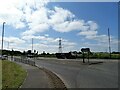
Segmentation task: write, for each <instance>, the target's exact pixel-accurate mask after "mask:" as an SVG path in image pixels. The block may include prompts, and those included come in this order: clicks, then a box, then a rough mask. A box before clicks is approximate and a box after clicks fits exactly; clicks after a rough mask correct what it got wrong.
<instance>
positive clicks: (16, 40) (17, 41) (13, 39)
mask: <svg viewBox="0 0 120 90" xmlns="http://www.w3.org/2000/svg"><path fill="white" fill-rule="evenodd" d="M4 41H6V42H10V43H14V44H17V45H18V44H23V43H25V41H24V40H22V39H20V38H18V37H4Z"/></svg>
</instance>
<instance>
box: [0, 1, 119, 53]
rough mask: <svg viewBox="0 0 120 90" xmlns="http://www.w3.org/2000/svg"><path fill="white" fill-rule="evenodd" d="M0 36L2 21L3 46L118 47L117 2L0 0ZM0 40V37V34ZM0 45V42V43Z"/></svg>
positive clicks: (47, 48)
mask: <svg viewBox="0 0 120 90" xmlns="http://www.w3.org/2000/svg"><path fill="white" fill-rule="evenodd" d="M0 2H2V3H0V37H1V36H2V26H3V22H5V24H4V26H5V32H4V49H8V50H12V49H13V50H19V51H24V50H25V51H27V50H31V49H32V38H33V49H34V50H37V51H38V52H39V53H41V52H43V51H45V52H47V53H56V52H58V51H59V50H58V47H59V45H58V44H59V43H58V41H59V38H61V39H62V42H61V43H62V51H63V52H69V51H80V50H81V48H86V47H87V48H90V49H91V51H92V52H108V28H109V30H110V39H111V49H112V51H118V3H117V2H60V0H59V1H57V2H50V1H49V0H44V1H40V0H11V1H9V0H4V1H3V0H0ZM0 42H1V38H0ZM0 47H1V44H0Z"/></svg>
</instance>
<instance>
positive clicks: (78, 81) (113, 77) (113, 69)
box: [36, 59, 118, 88]
mask: <svg viewBox="0 0 120 90" xmlns="http://www.w3.org/2000/svg"><path fill="white" fill-rule="evenodd" d="M93 61H98V60H93ZM100 61H103V63H100V64H92V65H88V64H83V63H82V60H62V59H61V60H57V59H40V60H36V64H37V65H38V66H39V67H44V68H46V69H48V70H50V71H52V72H54V73H55V74H56V75H57V76H59V77H60V78H61V79H62V81H63V82H64V83H65V85H66V87H67V88H117V87H118V61H117V60H100Z"/></svg>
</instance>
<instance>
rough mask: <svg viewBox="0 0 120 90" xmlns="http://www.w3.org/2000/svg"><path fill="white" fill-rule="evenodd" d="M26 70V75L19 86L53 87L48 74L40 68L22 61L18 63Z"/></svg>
mask: <svg viewBox="0 0 120 90" xmlns="http://www.w3.org/2000/svg"><path fill="white" fill-rule="evenodd" d="M17 64H19V65H21V66H22V67H23V68H24V69H26V71H27V77H26V79H25V80H24V82H23V84H22V85H21V86H20V88H53V86H52V83H51V82H50V79H49V77H48V75H47V74H46V73H45V72H44V71H43V70H41V69H39V68H37V67H35V66H31V65H28V64H24V63H18V62H17Z"/></svg>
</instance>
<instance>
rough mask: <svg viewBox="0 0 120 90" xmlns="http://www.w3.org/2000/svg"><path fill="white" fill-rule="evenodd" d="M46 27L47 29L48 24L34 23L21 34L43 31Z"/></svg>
mask: <svg viewBox="0 0 120 90" xmlns="http://www.w3.org/2000/svg"><path fill="white" fill-rule="evenodd" d="M48 29H49V25H48V24H39V25H35V26H34V27H33V28H31V29H30V30H27V31H25V32H23V33H22V35H23V36H26V35H33V34H35V33H39V32H44V31H46V30H48Z"/></svg>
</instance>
